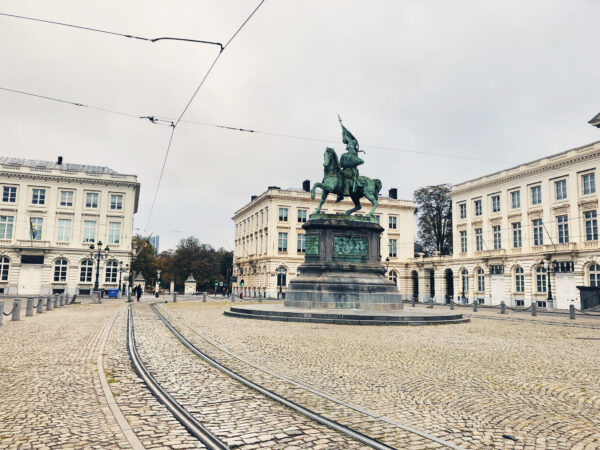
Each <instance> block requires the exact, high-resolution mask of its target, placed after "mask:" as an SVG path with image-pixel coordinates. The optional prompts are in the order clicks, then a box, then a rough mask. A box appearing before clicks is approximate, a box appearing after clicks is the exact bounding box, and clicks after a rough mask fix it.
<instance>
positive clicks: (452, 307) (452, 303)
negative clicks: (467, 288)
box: [450, 298, 454, 310]
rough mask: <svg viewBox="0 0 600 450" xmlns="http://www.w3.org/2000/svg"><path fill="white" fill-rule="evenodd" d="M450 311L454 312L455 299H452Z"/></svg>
mask: <svg viewBox="0 0 600 450" xmlns="http://www.w3.org/2000/svg"><path fill="white" fill-rule="evenodd" d="M450 309H452V310H454V299H453V298H451V299H450Z"/></svg>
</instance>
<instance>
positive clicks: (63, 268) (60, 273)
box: [54, 258, 68, 283]
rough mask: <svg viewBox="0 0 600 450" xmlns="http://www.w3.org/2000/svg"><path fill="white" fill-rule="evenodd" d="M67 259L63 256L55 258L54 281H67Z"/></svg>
mask: <svg viewBox="0 0 600 450" xmlns="http://www.w3.org/2000/svg"><path fill="white" fill-rule="evenodd" d="M67 265H68V263H67V260H66V259H64V258H61V259H57V260H56V262H55V263H54V282H55V283H64V282H65V281H67Z"/></svg>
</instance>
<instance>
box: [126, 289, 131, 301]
mask: <svg viewBox="0 0 600 450" xmlns="http://www.w3.org/2000/svg"><path fill="white" fill-rule="evenodd" d="M127 303H131V290H129V289H127Z"/></svg>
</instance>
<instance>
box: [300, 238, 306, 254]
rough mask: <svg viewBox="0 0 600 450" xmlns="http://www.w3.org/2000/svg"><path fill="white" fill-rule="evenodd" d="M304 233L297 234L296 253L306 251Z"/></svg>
mask: <svg viewBox="0 0 600 450" xmlns="http://www.w3.org/2000/svg"><path fill="white" fill-rule="evenodd" d="M305 243H306V235H305V234H299V235H298V253H306V245H305Z"/></svg>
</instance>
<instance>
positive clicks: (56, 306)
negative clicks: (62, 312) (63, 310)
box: [54, 295, 58, 309]
mask: <svg viewBox="0 0 600 450" xmlns="http://www.w3.org/2000/svg"><path fill="white" fill-rule="evenodd" d="M56 308H58V295H55V296H54V309H56Z"/></svg>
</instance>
